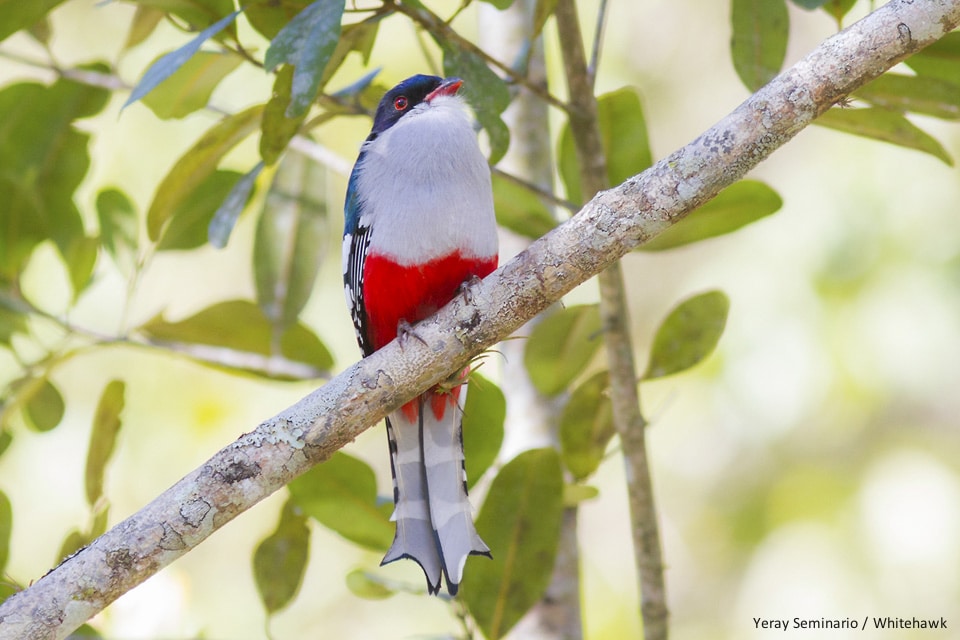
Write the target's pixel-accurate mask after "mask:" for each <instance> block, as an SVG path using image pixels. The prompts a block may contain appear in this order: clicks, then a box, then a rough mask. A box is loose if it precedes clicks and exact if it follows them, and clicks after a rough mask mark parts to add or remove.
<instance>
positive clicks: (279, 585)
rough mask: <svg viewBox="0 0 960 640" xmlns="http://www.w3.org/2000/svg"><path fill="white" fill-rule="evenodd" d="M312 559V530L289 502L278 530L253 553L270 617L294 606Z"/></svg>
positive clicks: (295, 506)
mask: <svg viewBox="0 0 960 640" xmlns="http://www.w3.org/2000/svg"><path fill="white" fill-rule="evenodd" d="M309 555H310V528H309V527H308V526H307V518H306V517H305V516H304V515H303V514H302V512H301V511H300V509H299V508H298V507H297V505H296V504H295V503H294V501H293V500H292V499H291V500H287V502H286V503H285V504H284V505H283V510H282V511H281V512H280V520H279V521H278V522H277V528H276V529H275V530H274V531H273V533H271V534H270V535H269V536H267V537H266V538H264V539H263V540H262V541H261V542H260V544H259V545H257V549H256V551H254V553H253V579H254V581H255V582H256V584H257V592H258V593H259V594H260V600H261V601H262V602H263V606H264V608H265V609H266V610H267V613H268V614H272V613H275V612H277V611H279V610H280V609H283V608H284V607H285V606H287V605H288V604H290V601H292V600H293V599H294V597H296V595H297V591H299V590H300V585H301V583H302V582H303V574H304V573H305V572H306V568H307V559H308V557H309Z"/></svg>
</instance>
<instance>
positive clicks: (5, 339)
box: [0, 295, 27, 346]
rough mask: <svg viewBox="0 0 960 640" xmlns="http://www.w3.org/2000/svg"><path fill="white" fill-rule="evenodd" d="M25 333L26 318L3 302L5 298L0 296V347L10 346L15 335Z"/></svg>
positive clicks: (23, 314)
mask: <svg viewBox="0 0 960 640" xmlns="http://www.w3.org/2000/svg"><path fill="white" fill-rule="evenodd" d="M26 332H27V316H26V314H25V313H21V312H19V311H17V310H16V309H14V308H11V307H9V306H8V305H7V304H6V302H5V296H2V295H0V345H8V346H9V344H10V340H11V339H12V338H13V334H15V333H26Z"/></svg>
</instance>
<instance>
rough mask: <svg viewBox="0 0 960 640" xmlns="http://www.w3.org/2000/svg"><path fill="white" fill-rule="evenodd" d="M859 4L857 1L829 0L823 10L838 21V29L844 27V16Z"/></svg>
mask: <svg viewBox="0 0 960 640" xmlns="http://www.w3.org/2000/svg"><path fill="white" fill-rule="evenodd" d="M855 4H857V0H827V1H826V2H824V3H823V5H822V6H823V10H824V11H826V12H827V13H829V14H830V15H831V16H833V19H834V20H836V21H837V27H842V26H843V16H845V15H847V12H848V11H850V9H852V8H853V5H855Z"/></svg>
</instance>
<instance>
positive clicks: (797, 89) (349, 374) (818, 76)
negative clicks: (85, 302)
mask: <svg viewBox="0 0 960 640" xmlns="http://www.w3.org/2000/svg"><path fill="white" fill-rule="evenodd" d="M958 23H960V0H927V1H925V2H914V1H913V0H893V1H892V2H890V3H888V4H886V5H884V6H882V7H881V8H879V9H878V10H877V11H875V12H873V13H872V14H870V15H869V16H867V17H866V18H864V19H863V20H861V21H859V22H857V23H855V24H853V25H851V26H850V27H848V28H847V29H845V30H844V31H841V32H840V33H838V34H837V35H835V36H833V37H831V38H829V39H828V40H826V41H825V42H823V43H822V44H821V45H820V46H818V47H817V48H816V49H815V50H814V51H813V52H811V53H810V54H809V55H808V56H806V57H805V58H804V59H803V60H801V61H800V62H798V63H797V64H796V65H794V66H793V67H792V68H790V69H788V70H787V71H785V72H784V73H782V74H781V75H779V76H778V77H777V78H775V79H774V80H772V81H771V82H770V84H768V85H767V86H765V87H763V88H762V89H760V91H758V92H757V93H756V94H754V95H753V96H751V97H750V98H749V99H748V100H747V101H746V102H744V103H743V104H742V105H740V106H739V107H737V109H736V110H734V111H733V112H732V113H731V114H729V115H728V116H726V117H725V118H723V119H722V120H721V121H720V122H718V123H717V124H716V125H714V126H713V127H711V128H710V129H709V130H707V131H706V132H704V133H703V134H702V135H700V136H699V137H698V138H697V139H696V140H694V141H693V142H691V143H690V144H688V145H686V146H685V147H683V148H681V149H679V150H677V151H676V152H674V153H673V154H671V155H670V156H668V157H667V158H664V159H663V160H661V161H660V162H658V163H657V164H656V165H654V166H653V167H651V168H650V169H649V170H647V171H645V172H644V173H642V174H641V175H639V176H635V177H633V178H630V179H629V180H627V181H626V182H624V183H623V184H621V185H619V186H617V187H616V188H614V189H610V190H608V191H604V192H602V193H599V194H597V196H596V197H595V198H593V200H591V201H590V202H589V203H588V204H587V205H586V206H585V207H584V208H583V209H582V210H581V211H580V213H578V214H577V215H576V216H574V217H573V218H572V219H571V220H570V221H568V222H567V223H566V224H564V225H561V226H560V227H558V228H556V229H555V230H554V231H552V232H551V233H549V234H548V235H546V236H544V237H543V238H541V239H540V240H538V241H537V242H535V243H534V244H532V245H531V246H530V248H529V249H527V250H526V251H524V252H523V253H521V254H520V255H518V256H517V257H516V258H515V259H513V260H511V261H510V262H509V263H507V264H505V265H504V266H503V267H501V268H500V269H499V270H497V271H496V272H495V273H493V274H491V275H490V276H489V277H487V278H486V279H485V280H484V281H483V282H482V283H480V284H479V285H477V286H476V287H475V288H474V289H473V290H472V291H471V294H472V295H471V296H469V297H470V300H469V301H466V300H464V299H460V298H458V299H457V300H455V301H454V302H453V303H452V304H450V305H449V306H447V307H445V308H444V309H442V310H441V311H440V312H439V313H438V314H437V315H436V316H433V317H432V318H429V319H427V320H425V321H423V322H422V323H420V324H419V325H418V326H417V333H418V335H420V336H422V337H423V339H424V342H425V344H420V343H419V342H418V341H416V340H411V341H408V342H407V343H406V345H405V349H401V348H400V346H399V345H398V344H397V343H396V342H394V343H391V344H389V345H387V347H385V348H384V349H382V350H380V351H378V352H376V353H374V354H373V355H372V356H370V357H369V358H366V359H364V360H362V361H360V362H358V363H357V364H355V365H353V366H352V367H350V368H348V369H347V370H346V371H344V372H343V373H341V374H340V375H339V376H337V377H335V378H334V379H332V380H331V381H330V382H328V383H327V384H326V385H324V386H323V387H321V388H320V389H318V390H317V391H315V392H313V393H312V394H310V395H309V396H307V397H306V398H304V399H303V400H301V401H300V402H298V403H297V404H295V405H294V406H292V407H290V408H288V409H286V410H285V411H283V412H281V413H280V414H278V415H277V416H275V417H273V418H271V419H269V420H267V421H266V422H264V423H263V424H261V425H260V426H259V427H257V428H256V429H255V430H254V431H253V432H251V433H248V434H246V435H244V436H241V437H240V438H239V439H238V440H237V441H236V442H234V443H232V444H230V445H228V446H226V447H225V448H223V449H222V450H220V451H219V452H217V453H216V454H214V455H213V457H211V458H210V459H209V460H208V461H207V462H206V463H204V464H203V465H202V466H201V467H199V468H198V469H196V470H194V471H193V472H191V473H190V474H188V475H187V476H186V477H184V478H183V479H182V480H180V481H179V482H177V483H176V484H175V485H173V486H172V487H170V488H169V489H168V490H167V491H165V492H164V493H163V494H161V495H160V496H158V497H157V498H156V499H155V500H154V501H153V502H151V503H150V504H148V505H147V506H145V507H144V508H143V509H141V510H140V511H138V512H137V513H135V514H133V515H132V516H130V517H129V518H127V519H126V520H124V521H123V522H121V523H119V524H117V525H116V526H115V527H113V528H112V529H111V530H109V531H108V532H106V533H105V534H104V535H102V536H101V537H99V538H97V539H96V540H95V541H94V542H93V543H92V544H90V546H88V547H86V548H84V549H83V550H81V551H79V552H77V553H76V554H74V555H73V556H71V557H69V558H67V559H66V560H64V561H63V562H62V563H61V564H60V565H59V566H58V567H57V568H55V569H53V570H52V571H50V572H49V573H47V574H46V575H45V576H43V577H42V578H40V579H38V580H37V581H36V582H35V583H34V584H33V585H32V586H30V587H29V588H27V589H25V590H24V591H22V592H20V593H18V594H16V595H14V596H11V597H10V598H8V599H7V600H6V601H4V602H3V604H2V605H0V638H2V639H14V638H16V639H24V638H31V639H32V638H64V637H66V636H67V635H68V634H69V633H70V631H71V630H73V629H75V628H76V627H77V626H79V625H80V624H81V623H82V622H83V621H85V620H87V619H88V618H90V617H91V616H93V615H94V614H95V613H97V612H98V611H100V610H102V609H103V608H104V607H106V606H107V605H108V604H110V603H111V602H112V601H113V600H115V599H116V598H117V597H119V596H120V595H121V594H122V593H125V592H127V591H129V590H130V589H132V588H133V587H135V586H136V585H138V584H140V583H141V582H143V581H144V580H146V579H147V578H148V577H150V576H151V575H153V574H154V573H156V572H157V571H159V570H160V569H161V568H162V567H164V566H166V565H168V564H170V563H171V562H173V561H174V560H176V559H177V558H179V557H180V556H182V555H183V554H185V553H186V552H187V551H189V550H190V549H192V548H193V547H195V546H197V545H198V544H200V542H202V541H203V540H204V539H206V537H207V536H209V535H210V534H211V533H213V532H214V531H216V530H217V529H218V528H220V527H221V526H223V525H224V524H226V523H227V522H229V521H230V520H231V519H233V518H234V517H235V516H236V515H238V514H239V513H242V512H243V511H245V510H246V509H249V508H250V507H251V506H253V505H254V504H256V503H257V502H258V501H259V500H261V499H263V498H264V497H266V496H267V495H269V494H270V493H272V492H273V491H276V490H277V489H279V488H280V487H282V486H283V485H284V484H285V483H286V482H288V481H290V480H291V479H293V478H294V477H296V476H297V475H298V474H300V473H303V472H304V471H306V470H307V469H308V468H309V467H310V466H311V465H313V464H316V463H317V462H321V461H323V460H325V459H326V458H328V457H329V456H330V455H331V454H332V453H333V452H334V451H335V450H337V449H339V448H341V447H343V446H344V445H346V444H347V443H348V442H350V441H351V440H353V439H354V438H355V437H356V436H357V435H359V434H360V433H361V432H362V431H364V430H365V429H367V428H369V427H370V426H371V425H373V424H376V423H377V422H379V420H381V419H382V418H383V416H384V415H385V414H386V413H388V412H389V411H391V410H394V409H396V408H398V407H399V406H400V405H401V404H402V403H403V402H404V401H405V400H406V399H408V398H411V397H413V396H415V395H416V394H417V393H419V392H420V391H422V390H423V389H426V388H428V387H430V386H431V385H433V384H434V383H436V382H438V381H440V380H442V379H444V378H445V377H446V376H448V375H449V374H450V373H451V372H453V371H457V370H459V369H460V368H462V367H463V366H464V365H465V364H466V363H467V362H468V361H469V359H470V358H471V357H472V356H473V355H475V354H477V353H478V352H480V351H481V350H483V349H485V348H487V347H489V346H490V345H492V344H493V343H495V342H496V341H497V340H499V339H501V338H503V337H505V336H507V335H509V334H510V333H511V332H512V331H514V330H515V329H517V328H518V327H519V326H520V325H522V324H523V323H524V322H525V321H526V320H527V319H529V318H531V317H532V316H533V315H535V314H536V313H537V312H539V311H541V310H542V309H544V308H546V307H547V306H548V305H549V304H551V303H552V302H553V301H555V300H557V299H559V298H560V297H561V296H562V295H564V294H565V293H567V292H568V291H570V290H571V289H573V288H574V287H575V286H576V285H578V284H579V283H581V282H583V281H584V280H586V279H587V278H589V277H591V276H593V275H595V274H597V273H599V272H600V271H602V270H603V269H605V268H607V267H609V266H611V265H612V264H613V263H614V262H616V261H617V260H618V259H619V258H620V257H621V256H623V255H624V254H625V253H626V252H628V251H630V250H631V249H633V248H635V247H637V246H638V245H639V244H641V243H642V242H644V241H646V240H649V239H650V238H652V237H653V236H655V235H656V234H657V233H659V232H661V231H663V230H664V229H666V228H667V227H669V226H670V225H671V224H673V223H674V222H676V221H677V220H679V219H681V218H683V216H685V215H686V214H687V213H688V212H689V211H691V210H692V209H694V208H695V207H697V206H698V205H700V204H703V203H704V202H706V201H707V200H708V199H710V198H711V197H713V196H714V195H716V194H717V192H719V191H720V189H722V188H723V187H725V186H727V185H729V184H731V183H733V182H734V181H735V180H737V179H739V178H740V177H742V176H743V175H744V174H745V173H746V172H747V171H749V170H750V169H751V168H752V167H754V166H756V165H757V164H758V163H759V162H761V161H762V160H763V159H764V158H766V157H767V156H768V155H770V154H771V153H772V152H773V151H774V150H775V149H777V148H778V147H780V146H781V145H783V144H784V143H786V142H787V141H788V140H790V139H791V138H792V137H793V136H794V135H796V134H797V133H798V132H799V131H800V130H801V129H803V128H804V127H805V126H807V125H808V124H810V122H811V121H812V120H813V119H814V118H816V116H817V115H819V114H820V113H822V112H824V111H826V110H827V109H828V108H830V106H831V105H832V104H834V103H835V102H837V101H838V100H839V99H841V98H843V97H844V96H846V95H847V94H848V93H850V92H851V91H853V90H854V89H856V88H858V87H860V86H861V85H863V84H864V83H866V82H867V81H869V80H871V79H873V78H875V77H876V76H878V75H880V74H881V73H883V72H884V71H885V70H887V69H889V68H890V67H892V66H893V65H894V64H896V63H897V62H899V61H901V60H903V59H904V58H906V57H907V56H908V55H910V54H912V53H914V52H916V51H918V50H919V49H921V48H922V47H924V46H926V45H928V44H930V43H931V42H933V41H935V40H937V39H938V38H940V37H942V36H943V35H944V34H946V33H947V32H949V31H951V30H952V29H953V28H955V27H956V26H957V24H958Z"/></svg>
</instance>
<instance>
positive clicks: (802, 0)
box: [790, 0, 827, 11]
mask: <svg viewBox="0 0 960 640" xmlns="http://www.w3.org/2000/svg"><path fill="white" fill-rule="evenodd" d="M790 1H791V2H793V4H795V5H797V6H798V7H800V8H801V9H807V10H809V11H812V10H813V9H819V8H820V7H822V6H823V5H824V4H825V3H826V2H827V0H790Z"/></svg>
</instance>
